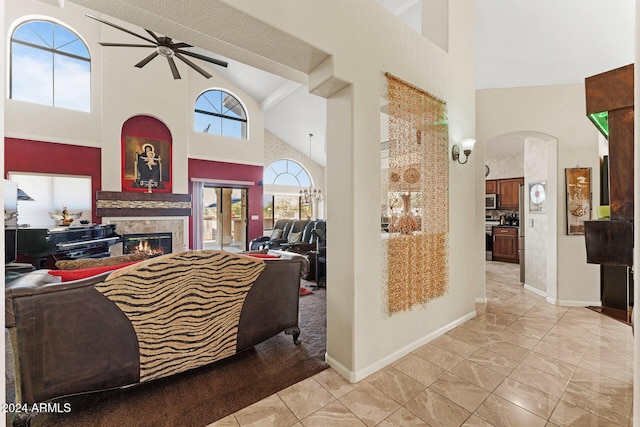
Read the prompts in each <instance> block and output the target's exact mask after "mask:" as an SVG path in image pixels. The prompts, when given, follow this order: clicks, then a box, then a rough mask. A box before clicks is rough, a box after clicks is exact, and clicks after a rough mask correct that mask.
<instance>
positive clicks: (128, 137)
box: [122, 129, 172, 193]
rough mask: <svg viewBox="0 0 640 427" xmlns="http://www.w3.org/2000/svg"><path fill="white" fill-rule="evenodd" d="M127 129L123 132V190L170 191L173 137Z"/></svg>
mask: <svg viewBox="0 0 640 427" xmlns="http://www.w3.org/2000/svg"><path fill="white" fill-rule="evenodd" d="M128 130H129V132H127V133H126V134H125V133H124V132H123V135H122V191H135V192H146V193H171V190H172V189H171V140H170V139H171V137H170V136H168V137H166V138H165V137H163V135H161V134H154V132H149V131H147V132H146V134H147V135H144V133H145V132H136V130H139V129H128ZM142 130H144V129H142ZM136 133H138V134H139V135H143V136H138V135H135V134H136ZM155 133H158V132H155Z"/></svg>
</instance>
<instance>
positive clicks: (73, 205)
mask: <svg viewBox="0 0 640 427" xmlns="http://www.w3.org/2000/svg"><path fill="white" fill-rule="evenodd" d="M9 180H10V181H12V182H14V183H16V184H17V185H18V188H19V189H20V190H22V191H24V192H25V193H26V194H27V195H29V197H30V198H31V199H33V200H24V201H23V200H19V201H18V225H19V226H22V227H27V226H28V227H33V228H51V227H55V226H57V225H60V220H59V218H58V217H60V216H61V214H62V210H63V209H65V208H66V209H67V212H68V213H69V214H70V215H72V216H75V219H74V221H73V223H72V224H73V225H76V224H79V223H80V221H81V220H84V219H86V220H89V221H91V212H92V210H91V194H92V192H91V177H89V176H75V175H48V174H47V175H45V174H38V173H28V172H9Z"/></svg>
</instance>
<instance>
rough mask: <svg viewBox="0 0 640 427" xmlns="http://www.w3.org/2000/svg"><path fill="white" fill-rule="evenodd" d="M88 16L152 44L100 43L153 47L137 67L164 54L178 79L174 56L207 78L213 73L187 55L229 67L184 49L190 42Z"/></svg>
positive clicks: (105, 44) (219, 61)
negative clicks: (136, 31)
mask: <svg viewBox="0 0 640 427" xmlns="http://www.w3.org/2000/svg"><path fill="white" fill-rule="evenodd" d="M86 16H87V17H88V18H91V19H94V20H96V21H98V22H101V23H103V24H105V25H109V26H110V27H113V28H116V29H118V30H120V31H124V32H125V33H127V34H130V35H132V36H134V37H138V38H139V39H142V40H144V41H146V42H148V43H150V44H134V43H99V44H100V45H101V46H105V47H143V48H152V49H154V51H153V52H152V53H151V54H150V55H148V56H147V57H145V58H144V59H142V61H140V62H138V63H137V64H135V65H134V67H137V68H142V67H144V66H145V65H147V64H148V63H149V62H151V61H152V60H153V59H155V58H156V57H157V56H162V57H163V58H166V59H167V62H168V63H169V68H170V69H171V74H172V75H173V78H174V79H176V80H178V79H180V78H181V77H180V73H179V72H178V67H177V66H176V62H175V60H174V58H178V59H179V60H180V61H182V62H184V63H185V64H187V65H188V66H189V67H191V68H192V69H194V70H195V71H197V72H198V73H199V74H201V75H202V76H204V77H205V78H207V79H208V78H211V74H209V73H208V72H207V71H205V70H204V69H202V68H201V67H199V66H198V65H196V64H195V63H194V62H193V61H191V60H190V59H188V58H185V55H186V56H190V57H192V58H197V59H200V60H202V61H207V62H210V63H212V64H215V65H218V66H220V67H225V68H226V67H227V65H229V64H228V63H227V62H226V61H221V60H219V59H215V58H211V57H208V56H205V55H200V54H198V53H195V52H191V51H188V50H184V49H186V48H190V47H193V46H192V45H190V44H188V43H183V42H174V41H173V39H172V38H171V37H167V36H159V35H157V34H156V33H154V32H153V31H150V30H147V29H145V31H146V32H147V33H148V34H149V35H150V36H151V37H152V38H148V37H145V36H141V35H140V34H137V33H134V32H133V31H130V30H127V29H126V28H123V27H121V26H119V25H116V24H114V23H112V22H109V21H105V20H104V19H101V18H98V17H97V16H93V15H90V14H87V15H86Z"/></svg>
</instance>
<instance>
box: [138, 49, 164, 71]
mask: <svg viewBox="0 0 640 427" xmlns="http://www.w3.org/2000/svg"><path fill="white" fill-rule="evenodd" d="M156 56H158V52H155V51H154V52H153V53H152V54H151V55H149V56H147V57H146V58H144V59H143V60H142V61H140V62H138V63H137V64H136V65H134V67H138V68H142V67H144V66H145V65H147V64H148V63H149V62H151V60H152V59H153V58H155V57H156Z"/></svg>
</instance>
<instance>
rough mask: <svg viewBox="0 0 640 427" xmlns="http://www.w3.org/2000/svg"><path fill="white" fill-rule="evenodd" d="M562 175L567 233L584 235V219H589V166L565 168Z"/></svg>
mask: <svg viewBox="0 0 640 427" xmlns="http://www.w3.org/2000/svg"><path fill="white" fill-rule="evenodd" d="M564 175H565V184H566V195H567V199H566V202H567V213H566V215H567V235H569V236H575V235H584V221H586V220H589V219H591V168H581V167H575V168H566V169H565V170H564Z"/></svg>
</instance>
